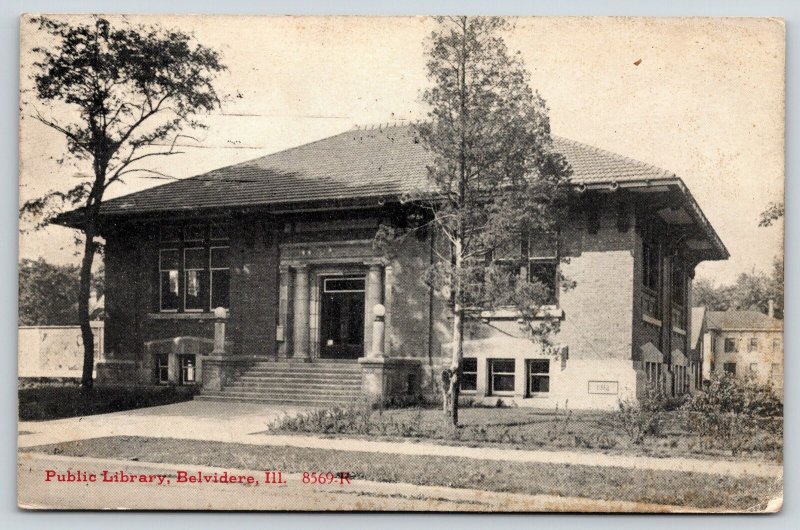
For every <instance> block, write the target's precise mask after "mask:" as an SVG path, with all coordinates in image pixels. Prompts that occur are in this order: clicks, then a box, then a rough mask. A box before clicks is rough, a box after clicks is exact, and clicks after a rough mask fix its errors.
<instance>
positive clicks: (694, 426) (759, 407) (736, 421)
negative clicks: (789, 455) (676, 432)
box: [681, 374, 783, 455]
mask: <svg viewBox="0 0 800 530" xmlns="http://www.w3.org/2000/svg"><path fill="white" fill-rule="evenodd" d="M681 411H682V412H683V414H684V421H685V424H686V429H687V430H688V431H690V432H693V433H696V434H698V435H699V436H700V439H701V446H702V447H704V448H712V447H718V448H721V449H725V450H729V451H731V454H733V455H737V454H739V453H741V452H742V451H764V450H767V451H769V450H780V449H781V446H782V438H783V404H782V403H781V401H780V399H778V397H777V396H776V395H775V393H774V391H773V389H772V387H771V386H770V385H763V384H760V383H758V382H757V381H755V380H754V379H752V378H737V377H734V376H732V375H729V374H724V375H721V376H719V375H716V374H715V375H714V377H713V378H712V379H711V381H710V382H709V384H708V385H707V387H706V388H705V390H704V391H703V392H702V393H699V394H695V395H693V396H691V397H689V398H688V399H687V400H686V402H685V403H684V404H683V406H682V407H681Z"/></svg>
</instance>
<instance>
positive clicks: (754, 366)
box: [750, 363, 758, 374]
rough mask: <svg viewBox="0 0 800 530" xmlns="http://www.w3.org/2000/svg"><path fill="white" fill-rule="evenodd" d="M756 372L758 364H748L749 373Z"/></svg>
mask: <svg viewBox="0 0 800 530" xmlns="http://www.w3.org/2000/svg"><path fill="white" fill-rule="evenodd" d="M756 372H758V363H750V373H751V374H754V373H756Z"/></svg>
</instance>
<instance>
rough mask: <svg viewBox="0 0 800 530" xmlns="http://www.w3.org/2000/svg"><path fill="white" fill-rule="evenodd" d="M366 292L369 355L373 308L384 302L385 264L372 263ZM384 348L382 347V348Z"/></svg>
mask: <svg viewBox="0 0 800 530" xmlns="http://www.w3.org/2000/svg"><path fill="white" fill-rule="evenodd" d="M365 291H366V292H365V293H364V352H365V354H366V355H369V352H370V350H371V349H372V325H373V322H374V320H375V315H374V313H373V312H372V309H373V308H374V307H375V306H376V305H378V304H381V303H383V265H381V264H380V263H370V264H369V273H368V274H367V283H366V285H365ZM381 349H382V348H381Z"/></svg>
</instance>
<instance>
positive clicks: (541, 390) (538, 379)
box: [528, 359, 550, 396]
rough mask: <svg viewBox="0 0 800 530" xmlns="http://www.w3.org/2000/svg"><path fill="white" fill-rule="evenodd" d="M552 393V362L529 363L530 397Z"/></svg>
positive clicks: (533, 360) (536, 361)
mask: <svg viewBox="0 0 800 530" xmlns="http://www.w3.org/2000/svg"><path fill="white" fill-rule="evenodd" d="M548 392H550V360H549V359H530V360H529V361H528V395H529V396H534V395H537V394H546V393H548Z"/></svg>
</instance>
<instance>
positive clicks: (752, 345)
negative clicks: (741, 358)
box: [747, 337, 758, 353]
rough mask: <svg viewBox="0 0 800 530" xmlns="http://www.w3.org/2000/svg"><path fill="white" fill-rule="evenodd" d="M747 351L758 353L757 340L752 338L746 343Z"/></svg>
mask: <svg viewBox="0 0 800 530" xmlns="http://www.w3.org/2000/svg"><path fill="white" fill-rule="evenodd" d="M747 351H748V352H750V353H752V352H754V351H758V339H757V338H755V337H752V338H751V339H750V341H749V342H748V343H747Z"/></svg>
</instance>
